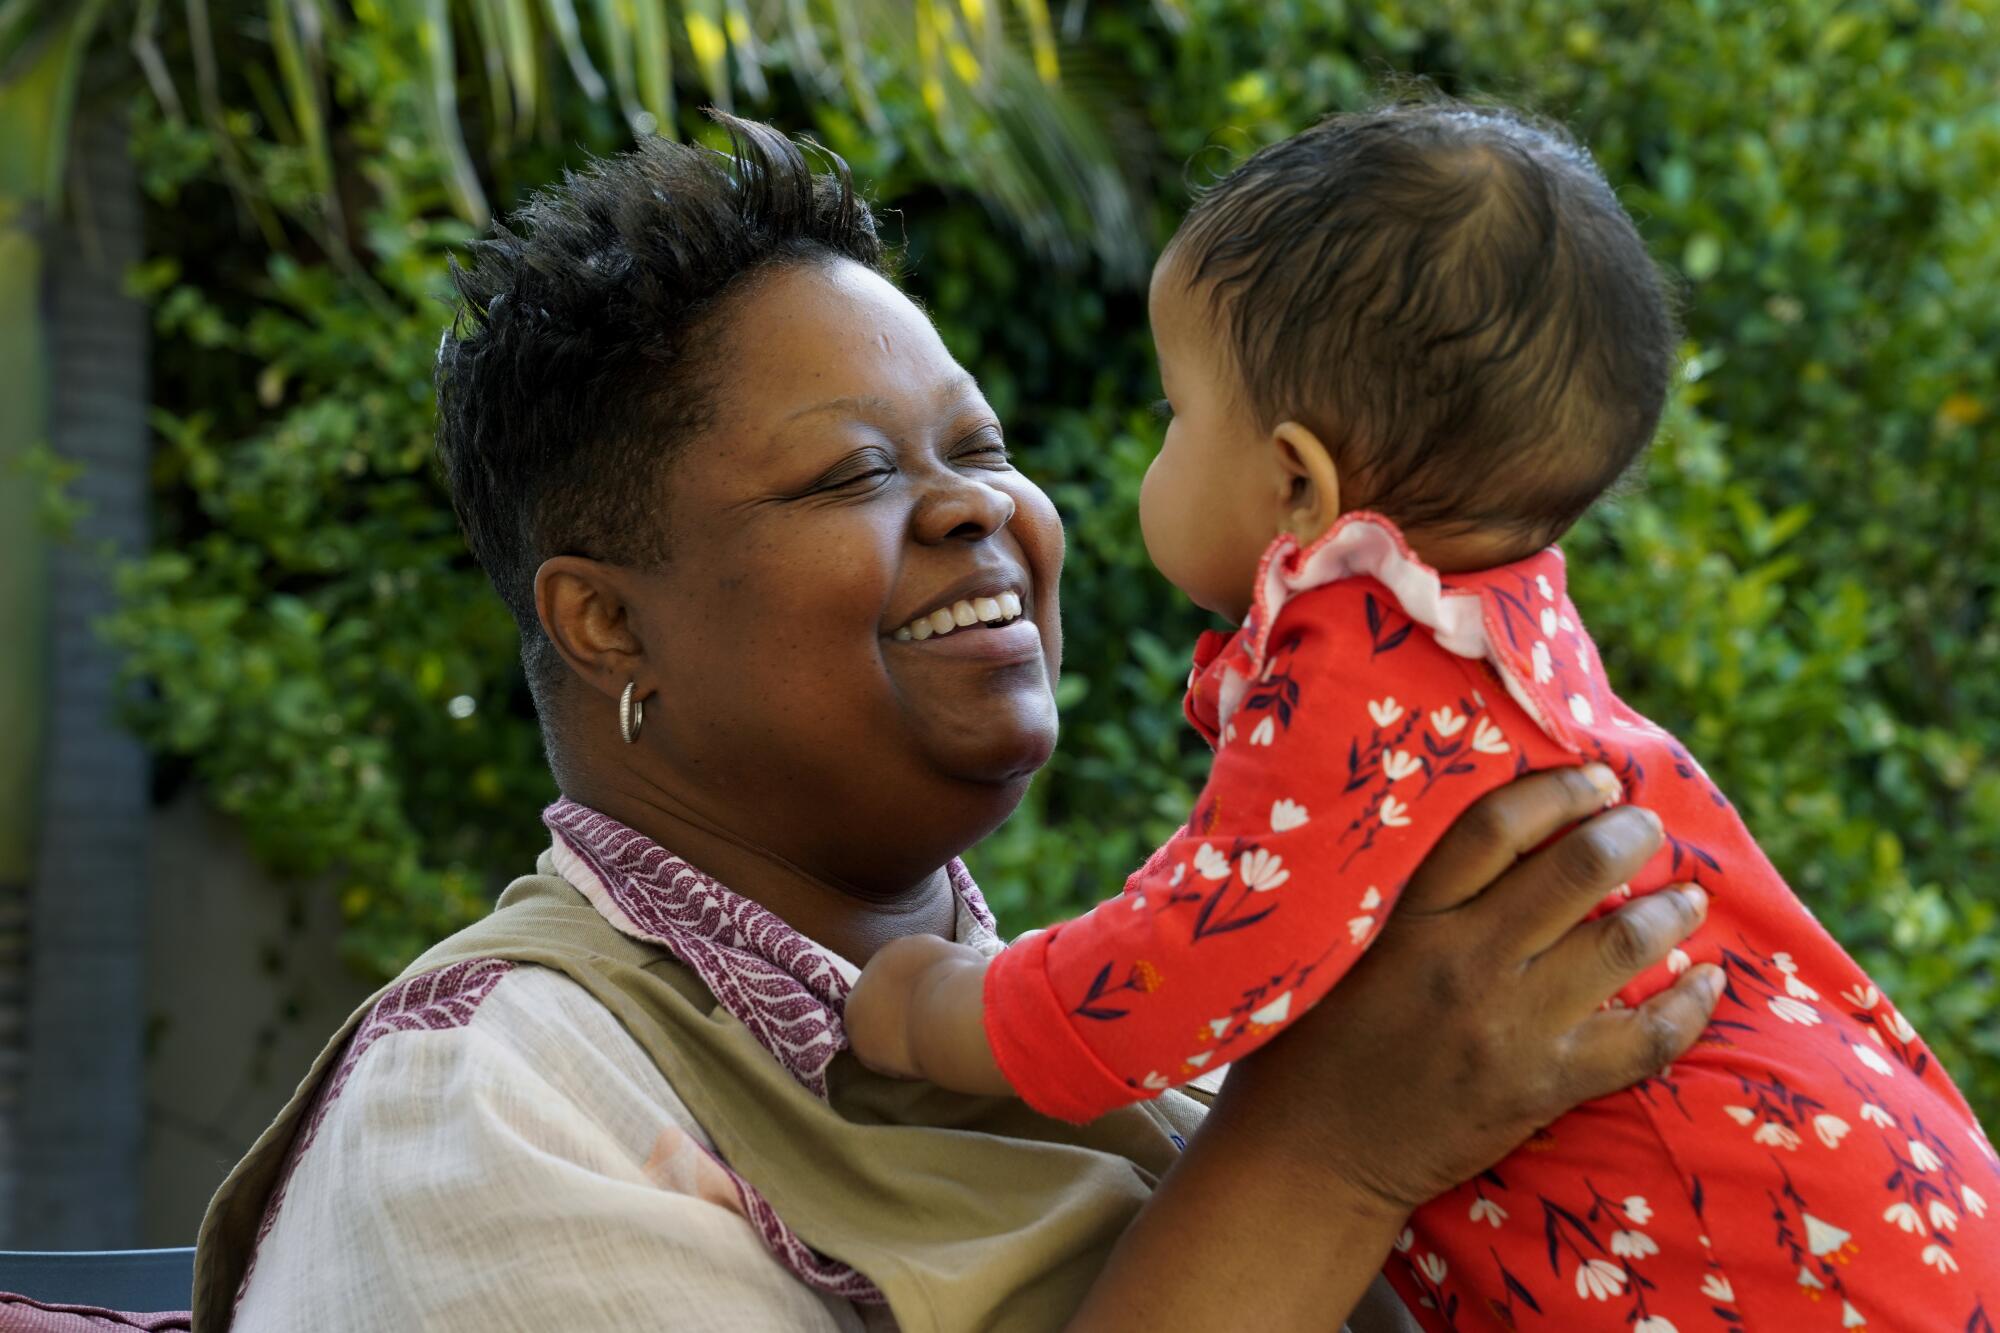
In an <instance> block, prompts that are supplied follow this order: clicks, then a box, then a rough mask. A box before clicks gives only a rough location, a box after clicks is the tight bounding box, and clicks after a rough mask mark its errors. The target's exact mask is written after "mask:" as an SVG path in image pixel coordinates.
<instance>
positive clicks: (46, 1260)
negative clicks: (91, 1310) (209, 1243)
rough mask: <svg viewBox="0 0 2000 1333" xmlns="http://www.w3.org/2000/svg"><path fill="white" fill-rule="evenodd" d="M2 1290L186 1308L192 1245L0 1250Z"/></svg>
mask: <svg viewBox="0 0 2000 1333" xmlns="http://www.w3.org/2000/svg"><path fill="white" fill-rule="evenodd" d="M0 1291H11V1292H15V1293H18V1294H19V1295H22V1296H27V1297H30V1298H32V1299H34V1300H37V1301H40V1302H42V1303H44V1304H47V1305H94V1306H97V1307H99V1308H101V1309H106V1310H185V1309H187V1308H188V1304H189V1302H190V1301H192V1300H193V1299H194V1247H193V1246H192V1245H190V1246H188V1247H186V1248H185V1249H177V1250H0Z"/></svg>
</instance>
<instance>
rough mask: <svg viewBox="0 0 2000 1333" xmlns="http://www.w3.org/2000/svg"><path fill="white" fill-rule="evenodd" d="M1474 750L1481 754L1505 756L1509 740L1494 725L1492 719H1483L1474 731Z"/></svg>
mask: <svg viewBox="0 0 2000 1333" xmlns="http://www.w3.org/2000/svg"><path fill="white" fill-rule="evenodd" d="M1472 748H1473V749H1475V750H1477V751H1479V753H1481V754H1505V753H1507V738H1506V737H1505V736H1503V735H1502V734H1501V733H1500V728H1498V727H1496V726H1494V725H1493V722H1492V719H1490V718H1484V717H1482V718H1480V719H1479V723H1478V725H1477V726H1475V727H1473V729H1472Z"/></svg>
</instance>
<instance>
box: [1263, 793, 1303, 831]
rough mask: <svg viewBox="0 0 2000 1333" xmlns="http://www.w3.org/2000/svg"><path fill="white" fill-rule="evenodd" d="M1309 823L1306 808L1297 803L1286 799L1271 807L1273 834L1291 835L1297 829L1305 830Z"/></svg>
mask: <svg viewBox="0 0 2000 1333" xmlns="http://www.w3.org/2000/svg"><path fill="white" fill-rule="evenodd" d="M1306 821H1307V815H1306V808H1305V807H1304V806H1302V805H1300V804H1299V803H1298V802H1297V801H1294V800H1291V799H1289V798H1288V799H1285V800H1281V801H1278V802H1277V803H1276V804H1274V805H1273V806H1272V807H1271V832H1273V833H1289V832H1291V831H1292V830H1293V829H1295V828H1304V827H1305V825H1306Z"/></svg>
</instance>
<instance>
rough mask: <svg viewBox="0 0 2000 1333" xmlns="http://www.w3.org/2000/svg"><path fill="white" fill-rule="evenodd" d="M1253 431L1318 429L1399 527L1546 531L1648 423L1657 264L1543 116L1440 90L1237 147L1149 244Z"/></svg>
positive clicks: (1613, 477)
mask: <svg viewBox="0 0 2000 1333" xmlns="http://www.w3.org/2000/svg"><path fill="white" fill-rule="evenodd" d="M1168 256H1169V263H1170V264H1172V265H1176V266H1178V267H1177V268H1172V269H1170V270H1169V271H1170V272H1177V273H1179V274H1181V275H1182V276H1183V277H1184V279H1185V280H1186V281H1187V282H1188V283H1189V284H1190V285H1191V286H1193V287H1194V288H1195V289H1197V290H1199V291H1204V292H1206V294H1207V296H1208V299H1209V300H1210V302H1211V303H1212V305H1213V308H1214V309H1215V311H1216V313H1217V315H1218V316H1219V317H1220V318H1221V320H1222V323H1223V325H1224V327H1225V328H1226V329H1227V332H1228V340H1229V343H1230V345H1231V350H1232V352H1233V354H1234V358H1235V361H1236V370H1237V372H1238V377H1239V380H1240V386H1241V390H1242V397H1243V398H1244V400H1245V403H1246V406H1247V407H1248V408H1249V409H1250V410H1251V411H1253V412H1255V413H1256V414H1257V415H1258V416H1259V417H1260V418H1261V420H1260V421H1259V425H1260V426H1261V427H1263V428H1265V429H1269V428H1270V427H1273V426H1276V425H1277V424H1279V423H1280V422H1282V421H1285V420H1298V421H1301V422H1303V423H1304V424H1306V425H1308V426H1311V427H1312V428H1313V429H1314V430H1316V431H1318V432H1320V433H1321V435H1322V437H1323V438H1325V439H1326V440H1327V442H1328V445H1329V447H1331V448H1333V449H1334V450H1335V452H1336V454H1337V456H1338V459H1339V461H1340V463H1341V465H1342V468H1343V471H1344V472H1345V473H1346V474H1347V475H1350V476H1354V477H1356V478H1357V479H1358V481H1359V482H1360V486H1359V489H1360V490H1361V492H1362V494H1363V495H1364V497H1365V498H1366V499H1367V501H1368V503H1369V505H1370V507H1371V508H1374V509H1378V510H1380V511H1382V512H1384V513H1386V514H1388V516H1389V517H1391V518H1393V519H1395V520H1397V521H1398V522H1400V523H1402V524H1404V525H1406V526H1411V527H1418V526H1438V527H1442V528H1445V529H1448V530H1466V529H1473V528H1494V529H1498V530H1500V531H1502V532H1505V533H1508V534H1510V535H1512V536H1513V537H1514V538H1515V539H1516V541H1517V544H1518V548H1519V553H1520V554H1523V555H1525V554H1527V553H1529V552H1530V551H1532V550H1534V549H1536V548H1538V547H1539V546H1541V545H1543V544H1546V543H1547V542H1550V541H1553V540H1555V539H1556V538H1557V537H1559V536H1560V535H1561V534H1562V533H1563V532H1564V531H1565V530H1566V529H1567V528H1568V527H1569V526H1570V524H1572V523H1574V522H1575V521H1576V519H1577V518H1578V517H1580V516H1581V515H1582V513H1583V512H1584V510H1586V509H1588V508H1589V507H1590V505H1591V503H1592V502H1593V501H1595V500H1596V499H1597V498H1598V497H1599V496H1600V495H1602V494H1603V493H1604V492H1605V491H1606V490H1607V489H1609V488H1610V487H1611V486H1612V485H1613V484H1614V483H1615V482H1616V481H1617V480H1618V479H1619V478H1620V476H1622V475H1623V474H1624V472H1625V471H1626V470H1627V469H1628V468H1629V467H1630V466H1631V464H1632V463H1633V461H1634V460H1635V459H1637V458H1638V457H1639V456H1640V455H1641V453H1643V451H1644V450H1645V448H1646V445H1647V443H1648V442H1649V441H1650V440H1651V439H1652V435H1653V432H1654V430H1655V429H1656V427H1657V426H1658V424H1659V419H1660V413H1661V411H1662V409H1663V407H1664V405H1665V402H1666V394H1667V389H1668V385H1669V383H1670V381H1671V379H1672V376H1673V373H1674V367H1675V347H1676V342H1677V333H1676V330H1675V321H1674V316H1673V310H1672V306H1671V302H1670V301H1669V299H1668V294H1667V290H1666V288H1665V286H1664V284H1663V282H1662V279H1661V276H1660V272H1659V270H1658V268H1657V267H1656V266H1655V265H1654V263H1653V261H1652V259H1651V257H1650V256H1649V255H1648V254H1647V252H1646V247H1645V244H1644V242H1643V241H1641V240H1640V238H1639V233H1638V231H1637V229H1636V228H1635V227H1634V226H1633V224H1632V220H1631V219H1630V218H1629V217H1627V216H1626V214H1625V211H1624V209H1623V208H1621V207H1620V206H1619V203H1618V200H1617V198H1616V197H1615V196H1614V195H1613V193H1612V191H1611V188H1610V186H1609V185H1607V184H1606V183H1605V180H1604V177H1603V175H1602V174H1601V173H1600V172H1599V171H1598V169H1597V166H1596V164H1595V163H1594V162H1593V161H1592V160H1591V158H1590V155H1589V154H1588V153H1587V152H1586V151H1584V150H1583V149H1582V148H1581V147H1579V146H1578V145H1577V144H1576V142H1575V141H1574V140H1573V139H1571V138H1570V136H1569V135H1568V134H1567V133H1565V132H1564V131H1563V130H1562V129H1560V128H1559V127H1556V126H1554V125H1550V124H1546V123H1543V122H1540V121H1537V120H1533V119H1530V118H1528V117H1526V116H1523V115H1520V114H1518V113H1515V112H1511V111H1507V110H1502V109H1498V108H1492V107H1484V106H1474V105H1469V104H1465V103H1461V102H1457V101H1452V100H1449V99H1445V98H1441V97H1431V98H1427V99H1423V100H1412V101H1406V102H1401V103H1398V104H1394V105H1390V106H1386V107H1382V108H1379V109H1376V110H1372V111H1365V112H1359V113H1354V114H1347V115H1336V116H1332V117H1329V118H1328V119H1326V120H1323V121H1321V122H1320V123H1319V124H1317V125H1315V126H1313V127H1312V128H1311V129H1308V130H1306V131H1304V132H1303V133H1301V134H1299V135H1296V136H1295V137H1293V138H1290V139H1287V140H1285V141H1284V142H1282V143H1278V144H1274V145H1272V146H1271V147H1268V148H1265V149H1263V150H1262V151H1260V152H1258V153H1256V154H1255V155H1253V156H1252V157H1250V158H1248V159H1247V160H1246V161H1244V162H1243V163H1242V165H1241V166H1239V167H1237V168H1236V169H1235V170H1234V171H1233V172H1231V173H1230V174H1229V175H1228V176H1226V177H1225V178H1224V179H1223V180H1221V181H1220V182H1219V183H1217V184H1216V185H1215V186H1214V187H1213V188H1212V189H1210V190H1209V191H1207V192H1206V193H1205V194H1204V195H1203V196H1202V197H1201V198H1200V199H1199V201H1198V202H1197V203H1196V204H1195V206H1194V208H1193V209H1192V210H1191V211H1190V212H1189V214H1188V216H1187V219H1186V220H1185V221H1184V222H1183V223H1182V224H1181V228H1180V231H1179V232H1178V233H1177V234H1176V236H1175V238H1174V240H1173V242H1172V243H1171V244H1170V246H1169V248H1168Z"/></svg>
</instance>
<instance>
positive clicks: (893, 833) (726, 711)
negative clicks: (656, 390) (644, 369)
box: [631, 261, 1063, 889]
mask: <svg viewBox="0 0 2000 1333" xmlns="http://www.w3.org/2000/svg"><path fill="white" fill-rule="evenodd" d="M723 318H724V319H725V321H726V327H725V330H724V333H723V335H722V337H721V339H720V343H719V346H718V348H717V349H716V352H715V355H714V363H713V364H714V373H715V375H716V376H717V377H718V380H719V383H718V385H717V388H716V409H717V410H716V415H715V418H714V420H713V422H712V424H711V426H710V428H709V429H708V430H706V431H704V432H701V433H700V434H699V435H698V436H697V438H695V439H694V440H693V441H691V442H690V443H689V445H688V446H687V448H686V449H685V451H684V452H683V453H681V454H680V455H679V456H678V457H677V458H676V460H675V461H674V463H673V464H672V466H671V467H670V468H669V469H668V475H667V477H666V478H665V480H664V482H663V486H664V487H665V492H666V498H665V501H664V505H663V508H664V511H665V512H664V521H665V523H666V527H667V532H668V549H669V551H670V555H669V558H668V560H667V563H666V567H665V569H664V570H663V571H662V572H660V573H659V574H657V575H651V576H648V577H647V578H646V579H644V580H643V581H642V582H641V583H640V585H639V589H638V592H637V595H636V596H635V598H634V599H633V605H632V608H631V611H632V615H633V617H634V626H633V627H634V629H635V630H637V631H638V632H639V633H640V635H641V637H642V639H643V640H644V642H645V644H646V653H647V657H648V661H649V666H651V667H652V668H653V670H654V671H655V672H656V673H657V679H658V680H659V682H660V688H659V690H658V693H657V694H656V695H655V696H654V697H653V698H651V699H649V700H648V701H647V710H646V726H645V731H644V738H645V739H646V740H647V741H650V742H652V743H654V744H655V745H658V746H660V747H662V750H661V757H663V758H665V759H667V761H668V762H669V764H670V765H671V767H672V770H673V773H674V775H675V777H676V778H677V779H678V780H680V781H682V782H684V783H685V785H686V787H687V788H688V790H689V792H691V793H692V794H691V795H689V796H687V797H686V799H689V800H691V801H692V802H693V803H694V804H695V805H696V808H697V809H699V810H701V811H702V812H703V813H704V814H706V815H708V816H709V817H710V818H712V819H716V820H719V821H721V822H723V823H724V824H725V825H726V826H734V827H733V831H736V832H739V833H750V834H752V835H753V836H754V837H755V839H756V840H757V841H758V842H759V843H760V844H762V845H764V846H767V847H769V848H771V849H772V850H774V851H778V852H780V853H781V854H784V855H786V856H788V857H790V858H791V859H792V860H794V861H795V862H797V863H799V864H801V865H803V866H806V867H809V868H812V869H814V870H815V871H817V872H818V873H822V874H827V875H830V876H832V877H835V878H838V879H843V880H845V881H846V882H847V883H849V884H850V885H853V886H855V887H857V888H862V889H866V888H868V887H870V885H871V883H872V884H878V885H883V886H887V885H889V884H892V883H893V881H894V880H895V879H896V877H898V876H899V875H903V874H905V873H911V874H922V873H924V872H926V871H928V870H930V869H932V868H934V867H936V866H937V865H938V864H940V863H941V862H942V861H943V860H945V859H947V858H948V857H950V856H951V855H953V854H955V853H956V852H958V851H960V850H962V849H963V848H964V847H965V846H967V845H969V844H970V843H971V842H972V841H975V840H976V839H977V838H979V837H981V836H983V835H984V834H985V833H986V832H988V831H990V830H991V829H992V828H993V827H995V826H996V825H997V824H998V823H999V822H1000V821H1001V820H1003V819H1004V818H1006V816H1007V814H1009V813H1010V812H1011V811H1012V810H1013V808H1014V806H1015V805H1016V804H1017V803H1018V802H1019V800H1020V797H1021V795H1022V793H1023V792H1024V791H1025V789H1026V784H1027V781H1028V779H1029V778H1030V776H1031V775H1032V774H1033V773H1034V772H1035V770H1036V769H1038V768H1040V767H1041V766H1042V764H1043V763H1045V762H1046V761H1047V760H1048V757H1049V755H1050V753H1051V751H1052V750H1053V748H1054V745H1055V739H1056V712H1055V704H1054V697H1053V692H1052V685H1053V682H1054V680H1055V676H1056V672H1057V668H1058V665H1059V663H1060V660H1061V656H1062V630H1061V623H1060V619H1059V616H1058V607H1057V595H1056V584H1057V579H1058V576H1059V574H1060V572H1061V569H1062V557H1063V536H1062V525H1061V523H1060V521H1059V520H1058V518H1057V516H1056V513H1055V509H1054V507H1053V506H1052V505H1051V504H1050V503H1049V500H1048V497H1047V496H1045V495H1044V494H1043V493H1042V492H1041V490H1040V489H1039V488H1037V487H1036V486H1035V485H1034V484H1033V483H1032V482H1030V481H1029V480H1028V479H1027V478H1026V477H1024V476H1022V475H1021V474H1020V473H1019V472H1017V471H1016V470H1015V469H1014V466H1013V464H1012V463H1011V462H1010V461H1009V459H1008V455H1007V450H1006V447H1005V444H1004V443H1003V440H1002V437H1001V432H1000V423H999V422H998V420H997V419H996V418H995V416H994V413H993V409H992V408H991V407H990V406H989V405H988V404H987V402H986V400H985V398H984V397H983V396H982V395H981V393H980V391H979V386H978V385H977V384H976V383H975V382H974V381H973V379H972V377H971V376H970V375H969V374H967V373H966V371H965V370H964V369H963V368H962V367H960V366H959V365H958V363H957V362H956V361H954V360H953V359H952V357H951V354H950V353H949V352H947V351H946V350H945V347H944V344H943V342H942V341H940V339H939V338H938V335H937V331H936V330H935V329H934V328H932V326H931V324H930V321H929V320H928V319H926V318H925V317H924V315H923V313H922V312H921V311H919V310H918V309H917V308H916V306H915V305H913V304H912V303H911V302H910V301H909V299H908V298H906V297H905V296H903V294H902V293H901V292H899V291H897V290H896V289H895V288H894V287H893V286H891V285H890V284H889V283H888V282H886V281H885V280H883V279H882V278H881V277H880V276H878V275H876V274H874V273H872V272H870V271H868V270H867V269H865V268H863V267H861V266H860V265H857V264H853V263H850V262H847V261H832V262H828V263H825V264H806V265H795V266H789V267H786V268H783V269H779V270H775V271H773V272H771V273H769V274H768V275H765V276H762V277H759V278H757V279H754V280H753V285H752V286H751V287H749V288H748V289H746V290H745V291H743V292H741V293H739V294H737V295H735V296H734V297H732V298H731V305H730V307H729V308H728V309H727V310H726V311H725V312H724V315H723ZM1017 601H1018V608H1019V614H1018V616H1015V617H1013V618H1009V614H1008V613H1009V612H1011V611H1013V610H1014V608H1015V605H1016V602H1017ZM968 616H969V617H970V618H971V619H972V620H973V623H972V624H968V625H963V626H961V625H960V624H959V623H958V622H960V621H963V620H965V619H967V618H968ZM947 623H949V624H950V625H951V629H950V630H949V632H942V633H941V632H939V629H940V627H941V626H943V625H944V624H947Z"/></svg>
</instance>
